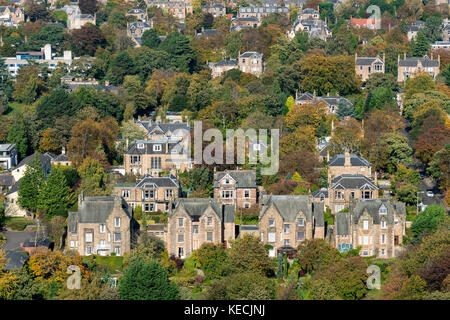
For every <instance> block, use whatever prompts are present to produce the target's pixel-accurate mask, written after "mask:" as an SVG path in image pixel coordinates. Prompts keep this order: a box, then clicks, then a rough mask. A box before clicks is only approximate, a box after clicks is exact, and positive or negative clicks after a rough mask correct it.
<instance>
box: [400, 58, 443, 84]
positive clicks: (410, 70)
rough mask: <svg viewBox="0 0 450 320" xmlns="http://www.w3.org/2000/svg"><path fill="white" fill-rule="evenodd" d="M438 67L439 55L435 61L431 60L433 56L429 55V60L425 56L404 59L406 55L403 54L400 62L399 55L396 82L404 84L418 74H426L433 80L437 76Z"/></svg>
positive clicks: (439, 62) (439, 63)
mask: <svg viewBox="0 0 450 320" xmlns="http://www.w3.org/2000/svg"><path fill="white" fill-rule="evenodd" d="M440 65H441V56H440V55H438V58H437V60H433V55H431V59H430V58H429V57H428V56H427V55H425V56H424V57H423V58H406V53H405V54H404V58H403V59H402V60H400V55H399V56H398V76H397V81H398V82H405V81H406V80H407V79H408V78H413V77H415V75H416V74H417V73H420V72H426V73H428V74H429V75H430V76H431V77H432V78H433V79H435V78H436V76H437V75H438V74H439V68H440Z"/></svg>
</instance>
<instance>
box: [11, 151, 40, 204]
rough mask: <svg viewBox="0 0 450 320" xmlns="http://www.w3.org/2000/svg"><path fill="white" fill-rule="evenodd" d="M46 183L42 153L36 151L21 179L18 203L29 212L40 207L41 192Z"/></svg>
mask: <svg viewBox="0 0 450 320" xmlns="http://www.w3.org/2000/svg"><path fill="white" fill-rule="evenodd" d="M44 183H45V176H44V172H43V171H42V163H41V158H40V154H38V153H35V154H34V157H33V159H32V160H31V162H30V163H29V164H28V165H27V167H26V169H25V174H24V176H23V177H22V178H21V179H20V180H19V187H18V189H19V190H18V194H19V198H18V201H17V202H18V204H19V205H20V207H22V208H23V209H26V210H27V211H29V212H36V211H37V209H38V208H39V194H40V192H41V190H42V187H43V185H44Z"/></svg>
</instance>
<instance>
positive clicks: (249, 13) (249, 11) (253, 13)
mask: <svg viewBox="0 0 450 320" xmlns="http://www.w3.org/2000/svg"><path fill="white" fill-rule="evenodd" d="M272 13H280V14H282V15H284V16H285V17H286V18H289V8H286V7H240V8H239V11H238V14H237V17H238V18H250V17H254V18H256V19H258V20H259V21H261V20H262V19H263V18H265V17H267V16H269V15H270V14H272Z"/></svg>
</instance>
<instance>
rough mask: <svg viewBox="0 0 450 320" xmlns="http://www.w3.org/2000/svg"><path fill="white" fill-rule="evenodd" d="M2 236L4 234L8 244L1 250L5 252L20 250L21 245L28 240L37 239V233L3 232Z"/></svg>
mask: <svg viewBox="0 0 450 320" xmlns="http://www.w3.org/2000/svg"><path fill="white" fill-rule="evenodd" d="M1 234H3V235H4V236H5V237H6V244H5V245H3V246H1V247H0V249H4V250H12V251H15V250H20V251H22V250H21V249H20V244H21V243H22V242H24V241H26V240H28V239H31V238H33V239H34V237H35V235H36V232H35V231H2V232H1Z"/></svg>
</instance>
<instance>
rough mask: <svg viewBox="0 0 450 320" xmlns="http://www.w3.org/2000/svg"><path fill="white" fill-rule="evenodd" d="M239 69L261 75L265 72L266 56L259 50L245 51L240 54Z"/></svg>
mask: <svg viewBox="0 0 450 320" xmlns="http://www.w3.org/2000/svg"><path fill="white" fill-rule="evenodd" d="M238 61H239V62H238V64H239V70H241V71H242V72H247V73H251V74H254V75H255V76H257V77H259V76H261V75H262V74H263V72H264V56H263V55H262V54H261V53H258V52H244V53H243V54H240V55H239V59H238Z"/></svg>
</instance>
